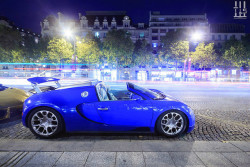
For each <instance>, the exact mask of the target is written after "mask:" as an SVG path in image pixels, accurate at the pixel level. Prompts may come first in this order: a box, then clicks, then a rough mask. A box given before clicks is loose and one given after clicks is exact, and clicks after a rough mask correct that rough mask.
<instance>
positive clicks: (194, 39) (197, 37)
mask: <svg viewBox="0 0 250 167" xmlns="http://www.w3.org/2000/svg"><path fill="white" fill-rule="evenodd" d="M202 37H203V34H202V33H201V32H199V31H197V32H194V33H192V34H191V37H190V39H189V40H188V57H187V59H185V62H184V72H185V80H186V78H187V72H189V71H190V70H191V58H190V57H189V52H190V42H193V43H197V42H199V41H201V40H202ZM186 64H187V66H188V70H187V71H186Z"/></svg>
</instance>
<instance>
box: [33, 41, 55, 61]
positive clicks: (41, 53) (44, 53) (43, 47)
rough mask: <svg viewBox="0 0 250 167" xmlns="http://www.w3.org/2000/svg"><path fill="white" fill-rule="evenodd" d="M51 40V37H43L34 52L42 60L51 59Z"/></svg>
mask: <svg viewBox="0 0 250 167" xmlns="http://www.w3.org/2000/svg"><path fill="white" fill-rule="evenodd" d="M50 40H51V39H50V38H48V37H44V38H41V39H40V40H39V42H38V44H37V45H36V48H35V51H34V52H35V54H36V55H37V56H38V57H37V59H39V60H40V61H41V62H47V59H48V60H49V57H48V45H49V41H50ZM45 60H46V61H45Z"/></svg>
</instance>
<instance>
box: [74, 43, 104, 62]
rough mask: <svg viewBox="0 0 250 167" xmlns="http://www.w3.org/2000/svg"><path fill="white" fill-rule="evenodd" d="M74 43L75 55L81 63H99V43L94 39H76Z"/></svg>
mask: <svg viewBox="0 0 250 167" xmlns="http://www.w3.org/2000/svg"><path fill="white" fill-rule="evenodd" d="M76 41H77V42H76V53H77V57H78V59H79V60H80V61H81V62H85V63H88V64H93V63H98V62H99V61H100V56H101V50H100V48H99V43H98V42H96V40H95V39H94V38H93V39H86V38H82V39H81V40H80V39H79V38H78V39H77V40H76Z"/></svg>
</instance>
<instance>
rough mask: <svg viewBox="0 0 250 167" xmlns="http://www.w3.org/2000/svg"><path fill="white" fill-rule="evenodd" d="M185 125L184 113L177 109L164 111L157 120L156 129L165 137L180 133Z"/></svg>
mask: <svg viewBox="0 0 250 167" xmlns="http://www.w3.org/2000/svg"><path fill="white" fill-rule="evenodd" d="M186 127H187V118H186V116H185V114H184V113H183V112H181V111H178V110H171V111H166V112H164V113H163V114H161V115H160V117H159V118H158V120H157V126H156V128H157V131H158V132H159V133H161V134H163V135H165V136H167V137H176V136H179V135H181V134H182V133H183V132H184V131H185V129H186Z"/></svg>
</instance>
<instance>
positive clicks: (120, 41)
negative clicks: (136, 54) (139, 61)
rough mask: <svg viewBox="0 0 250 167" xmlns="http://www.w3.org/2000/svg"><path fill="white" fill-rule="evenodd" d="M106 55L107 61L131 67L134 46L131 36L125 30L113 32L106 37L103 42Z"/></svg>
mask: <svg viewBox="0 0 250 167" xmlns="http://www.w3.org/2000/svg"><path fill="white" fill-rule="evenodd" d="M103 47H104V55H105V56H106V58H107V61H108V62H110V63H115V64H117V65H118V66H119V65H130V64H131V63H132V53H133V50H134V44H133V42H132V40H131V38H130V34H129V33H127V32H126V31H124V30H112V31H109V32H108V33H107V35H106V38H105V39H104V42H103Z"/></svg>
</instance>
